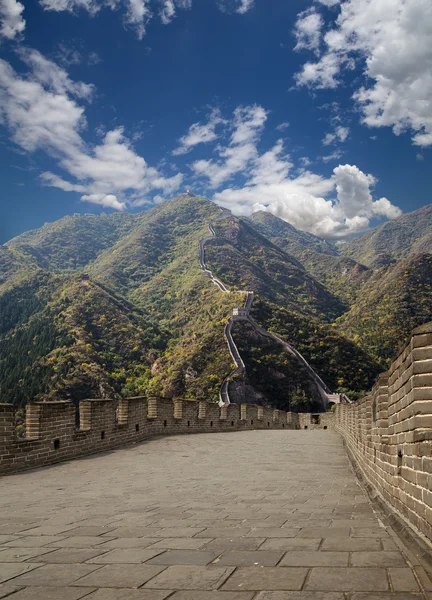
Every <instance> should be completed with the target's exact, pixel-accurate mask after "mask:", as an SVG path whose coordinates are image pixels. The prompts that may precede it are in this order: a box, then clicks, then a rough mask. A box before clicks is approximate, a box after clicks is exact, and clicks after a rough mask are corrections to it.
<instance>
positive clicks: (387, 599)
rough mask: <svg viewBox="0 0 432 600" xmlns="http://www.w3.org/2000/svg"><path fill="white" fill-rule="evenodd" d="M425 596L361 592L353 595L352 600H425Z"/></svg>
mask: <svg viewBox="0 0 432 600" xmlns="http://www.w3.org/2000/svg"><path fill="white" fill-rule="evenodd" d="M423 599H424V596H423V594H409V593H406V592H404V593H403V594H398V593H391V594H383V593H382V592H381V593H380V594H368V593H366V594H365V593H363V592H359V593H358V594H353V595H352V596H351V600H423Z"/></svg>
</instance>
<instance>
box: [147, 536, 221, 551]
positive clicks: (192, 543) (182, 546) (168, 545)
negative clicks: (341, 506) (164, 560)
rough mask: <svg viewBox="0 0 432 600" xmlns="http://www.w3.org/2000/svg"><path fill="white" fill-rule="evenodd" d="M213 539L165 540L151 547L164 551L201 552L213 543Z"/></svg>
mask: <svg viewBox="0 0 432 600" xmlns="http://www.w3.org/2000/svg"><path fill="white" fill-rule="evenodd" d="M211 541H212V539H211V538H201V539H198V538H165V539H163V540H159V541H158V542H155V543H154V544H152V545H151V547H152V548H161V549H163V550H199V549H200V548H203V547H204V546H205V545H206V544H208V543H209V542H211Z"/></svg>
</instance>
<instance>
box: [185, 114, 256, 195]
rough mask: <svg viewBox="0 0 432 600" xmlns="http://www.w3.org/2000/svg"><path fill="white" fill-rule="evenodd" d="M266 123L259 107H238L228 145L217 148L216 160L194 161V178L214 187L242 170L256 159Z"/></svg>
mask: <svg viewBox="0 0 432 600" xmlns="http://www.w3.org/2000/svg"><path fill="white" fill-rule="evenodd" d="M266 120H267V111H266V110H264V108H263V107H262V106H258V105H253V106H246V107H238V108H236V110H235V111H234V117H233V120H232V125H231V127H232V130H233V131H232V134H231V139H230V142H229V144H228V145H227V146H225V147H223V146H219V147H218V148H217V153H218V155H219V159H218V160H212V159H210V160H197V161H195V162H194V163H193V164H192V169H193V171H194V172H195V174H196V175H198V176H201V177H204V178H206V179H207V180H208V183H209V185H210V187H212V188H217V187H219V186H220V185H221V184H222V183H223V182H224V181H226V180H228V179H230V178H231V177H232V176H233V175H235V174H236V173H238V172H240V171H243V170H244V169H246V167H247V166H248V165H249V164H250V163H251V161H253V160H256V159H257V158H258V151H257V148H256V143H257V141H258V139H259V136H260V134H261V132H262V130H263V128H264V124H265V122H266Z"/></svg>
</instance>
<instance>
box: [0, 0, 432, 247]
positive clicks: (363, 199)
mask: <svg viewBox="0 0 432 600" xmlns="http://www.w3.org/2000/svg"><path fill="white" fill-rule="evenodd" d="M269 5H270V8H269ZM420 15H421V18H418V17H419V16H420ZM0 16H1V17H2V24H1V27H0V36H1V42H0V53H1V59H2V60H1V61H0V142H1V144H0V164H1V181H2V187H1V198H0V208H1V217H0V243H2V242H5V241H6V240H8V239H10V238H11V237H13V236H15V235H17V234H19V233H21V232H22V231H25V230H28V229H32V228H37V227H40V226H41V225H43V224H44V222H46V221H53V220H56V219H58V218H60V217H62V216H64V215H67V214H72V213H76V212H79V213H86V212H87V213H100V212H102V211H106V212H111V211H114V210H130V211H138V210H145V209H147V208H148V207H150V206H153V205H154V204H155V203H159V202H162V201H164V200H166V199H168V198H170V197H173V196H175V195H176V194H177V193H179V192H182V191H184V190H185V189H186V188H191V189H192V190H193V191H194V192H195V193H200V194H203V195H206V196H207V197H209V198H212V199H214V200H215V201H216V202H218V203H220V204H222V205H224V206H226V207H228V208H230V209H232V210H233V212H234V213H235V214H250V213H251V212H253V211H255V210H269V211H270V212H273V213H274V214H276V215H278V216H280V217H281V218H284V219H285V220H287V221H289V222H291V223H292V224H293V225H295V226H296V227H298V228H300V229H304V230H307V231H311V232H312V233H316V234H318V235H322V236H324V237H327V238H328V239H333V240H338V239H341V240H343V239H346V238H348V237H350V236H352V235H354V234H358V233H361V232H362V231H365V230H366V229H367V228H368V227H370V226H373V225H375V224H377V223H379V222H382V220H384V219H387V218H394V217H396V216H398V215H399V214H400V212H401V211H403V212H407V211H410V210H414V209H416V208H419V207H421V206H423V205H425V204H428V203H429V202H430V196H429V186H430V174H429V173H430V150H429V146H430V145H432V106H431V100H430V98H431V97H432V66H431V65H432V49H431V44H430V39H431V35H432V8H431V5H430V2H428V1H426V0H392V2H391V3H390V4H389V3H388V0H317V1H315V2H313V1H310V0H290V1H287V0H271V1H269V0H199V1H198V0H117V2H111V3H109V2H104V1H102V0H40V2H33V3H30V2H28V3H26V4H25V6H23V4H21V3H20V2H18V1H17V0H0ZM395 40H397V43H395Z"/></svg>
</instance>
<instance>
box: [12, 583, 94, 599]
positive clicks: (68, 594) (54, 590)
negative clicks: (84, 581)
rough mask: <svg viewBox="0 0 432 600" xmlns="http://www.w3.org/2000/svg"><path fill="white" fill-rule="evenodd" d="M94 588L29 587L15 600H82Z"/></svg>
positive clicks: (15, 596) (14, 596)
mask: <svg viewBox="0 0 432 600" xmlns="http://www.w3.org/2000/svg"><path fill="white" fill-rule="evenodd" d="M92 591H93V588H73V587H33V586H32V587H28V588H25V589H23V590H21V591H20V592H18V593H17V594H14V595H13V598H14V600H80V598H84V596H85V597H86V598H87V597H88V594H89V593H90V592H92ZM0 598H1V596H0Z"/></svg>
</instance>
